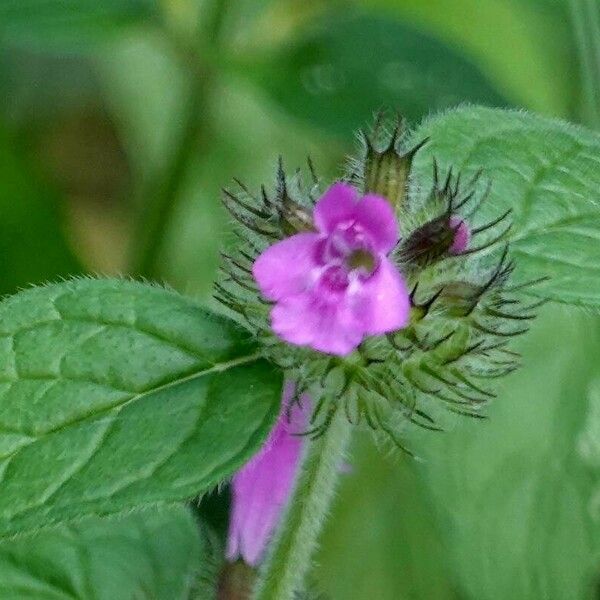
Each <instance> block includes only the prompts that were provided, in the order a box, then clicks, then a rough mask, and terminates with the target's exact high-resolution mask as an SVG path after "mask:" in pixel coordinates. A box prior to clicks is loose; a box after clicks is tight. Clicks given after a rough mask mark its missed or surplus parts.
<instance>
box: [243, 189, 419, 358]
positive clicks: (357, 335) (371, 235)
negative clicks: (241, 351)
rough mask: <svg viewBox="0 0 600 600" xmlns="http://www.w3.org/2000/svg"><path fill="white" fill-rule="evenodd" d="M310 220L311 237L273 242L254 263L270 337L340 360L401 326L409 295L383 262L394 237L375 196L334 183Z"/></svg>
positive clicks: (389, 217) (394, 228)
mask: <svg viewBox="0 0 600 600" xmlns="http://www.w3.org/2000/svg"><path fill="white" fill-rule="evenodd" d="M313 218H314V223H315V226H316V230H317V231H316V232H306V233H299V234H297V235H293V236H291V237H289V238H287V239H285V240H283V241H281V242H277V243H276V244H274V245H273V246H270V247H269V248H267V249H266V250H265V251H264V252H263V253H262V254H261V255H260V256H259V257H258V258H257V259H256V261H255V263H254V267H253V274H254V278H255V279H256V281H257V283H258V285H259V287H260V290H261V292H262V294H263V295H264V297H265V298H267V299H268V300H271V301H273V302H275V306H274V307H273V309H272V311H271V325H272V327H273V330H274V331H275V333H276V334H277V335H279V337H281V338H282V339H284V340H285V341H287V342H289V343H291V344H296V345H299V346H310V347H311V348H313V349H315V350H319V351H321V352H326V353H330V354H337V355H340V356H344V355H346V354H349V353H351V352H352V351H353V350H354V349H355V348H356V347H357V346H358V345H359V344H360V343H361V342H362V340H363V338H364V337H365V336H368V335H378V334H382V333H386V332H388V331H394V330H397V329H400V328H402V327H404V326H406V325H407V323H408V318H409V312H410V300H409V294H408V291H407V288H406V284H405V283H404V279H403V278H402V276H401V275H400V273H399V271H398V269H397V268H396V267H395V266H394V264H393V263H392V261H391V260H390V259H389V258H388V254H389V253H390V252H391V251H392V249H393V248H394V247H395V245H396V243H397V242H398V237H399V233H398V224H397V222H396V218H395V216H394V211H393V209H392V207H391V206H390V204H389V203H388V202H387V201H386V200H385V199H383V198H381V197H379V196H375V195H373V194H368V195H366V196H364V197H363V198H359V196H358V194H357V192H356V190H355V189H354V188H353V187H352V186H350V185H347V184H345V183H336V184H334V185H332V186H331V187H330V188H329V189H328V190H327V192H325V194H324V195H323V197H322V198H321V199H320V200H319V201H318V202H317V204H316V206H315V209H314V215H313Z"/></svg>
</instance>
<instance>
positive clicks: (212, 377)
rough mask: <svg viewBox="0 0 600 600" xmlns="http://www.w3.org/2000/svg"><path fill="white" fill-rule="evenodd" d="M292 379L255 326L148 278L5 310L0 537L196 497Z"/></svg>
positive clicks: (20, 302) (57, 290) (264, 424)
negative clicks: (261, 352)
mask: <svg viewBox="0 0 600 600" xmlns="http://www.w3.org/2000/svg"><path fill="white" fill-rule="evenodd" d="M280 393H281V376H280V375H278V373H277V372H275V371H274V370H273V369H271V368H270V367H269V366H268V365H267V364H266V363H265V362H263V361H260V360H257V351H256V348H255V346H254V344H253V343H252V342H251V340H250V339H249V335H248V333H247V332H245V331H244V330H242V329H241V328H239V327H238V326H236V325H235V324H234V323H232V322H231V321H228V320H226V319H224V318H221V317H217V316H215V315H212V314H210V313H209V312H207V311H205V310H203V309H201V308H199V307H198V306H197V305H196V304H195V303H194V302H193V301H192V300H188V299H185V298H183V297H181V296H180V295H178V294H176V293H174V292H170V291H166V290H164V289H161V288H158V287H153V286H149V285H145V284H141V283H136V282H130V281H123V280H77V281H70V282H66V283H61V284H57V285H50V286H47V287H42V288H36V289H31V290H28V291H25V292H21V293H19V294H17V295H15V296H13V297H11V298H9V299H7V300H5V301H4V302H3V303H2V304H0V464H1V474H2V494H1V496H0V535H9V534H13V533H17V532H20V531H26V530H34V529H37V528H39V527H41V526H42V525H48V524H51V523H54V522H60V521H65V520H70V519H73V518H75V517H81V516H85V515H88V514H98V513H101V514H102V513H114V512H120V511H123V510H125V509H131V508H135V507H139V506H142V505H147V504H156V503H161V502H172V501H176V500H182V499H186V498H189V497H191V496H193V495H195V494H197V493H199V492H202V491H204V490H206V489H207V488H208V487H210V486H213V485H215V484H216V483H218V482H219V481H221V480H222V479H223V478H225V477H227V476H229V475H230V474H231V473H232V472H234V471H235V470H236V469H237V468H238V467H239V466H240V465H241V464H242V463H243V462H244V461H245V460H247V459H248V458H249V457H250V456H251V454H252V453H253V452H255V451H256V450H257V449H258V448H259V446H260V444H261V443H262V441H263V440H264V438H265V437H266V435H267V433H268V431H269V428H270V427H271V425H272V423H273V421H274V419H275V416H276V414H277V412H278V405H279V397H280Z"/></svg>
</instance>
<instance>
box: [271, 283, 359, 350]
mask: <svg viewBox="0 0 600 600" xmlns="http://www.w3.org/2000/svg"><path fill="white" fill-rule="evenodd" d="M271 325H272V327H273V331H275V333H276V334H277V335H278V336H279V337H281V338H282V339H284V340H285V341H287V342H289V343H291V344H296V345H299V346H310V347H311V348H313V349H314V350H318V351H319V352H326V353H328V354H336V355H338V356H346V355H347V354H350V353H351V352H352V351H353V350H354V349H355V348H356V347H357V346H358V345H359V344H360V342H361V341H362V338H363V335H364V330H363V325H362V323H361V321H360V320H359V319H358V318H357V317H356V315H355V314H354V313H353V311H352V310H351V307H350V306H348V305H347V303H346V302H345V298H344V297H341V298H340V299H339V301H338V302H324V301H322V299H321V298H320V297H319V296H318V290H315V291H313V292H312V293H305V294H298V295H296V296H292V297H288V298H285V299H283V300H281V301H280V302H278V303H277V305H276V306H275V307H273V310H272V311H271Z"/></svg>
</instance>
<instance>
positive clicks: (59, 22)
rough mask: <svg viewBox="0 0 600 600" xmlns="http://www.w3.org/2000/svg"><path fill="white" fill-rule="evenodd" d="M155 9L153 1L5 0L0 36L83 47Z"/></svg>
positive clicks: (0, 15) (0, 11)
mask: <svg viewBox="0 0 600 600" xmlns="http://www.w3.org/2000/svg"><path fill="white" fill-rule="evenodd" d="M156 10H157V1H156V0H103V1H102V2H98V1H97V0H4V1H3V2H2V4H1V5H0V36H1V37H2V38H4V40H8V41H10V42H16V43H19V44H26V45H28V46H39V47H42V48H48V47H57V48H59V47H64V46H65V45H67V46H68V47H77V48H86V47H88V46H89V44H90V42H97V41H99V40H100V39H102V38H103V37H105V36H106V35H113V34H114V33H115V32H116V30H117V29H118V28H119V27H120V26H122V25H128V24H131V23H139V22H141V21H142V20H143V19H148V18H151V17H152V16H153V15H154V14H155V13H156Z"/></svg>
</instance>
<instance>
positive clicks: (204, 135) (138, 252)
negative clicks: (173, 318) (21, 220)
mask: <svg viewBox="0 0 600 600" xmlns="http://www.w3.org/2000/svg"><path fill="white" fill-rule="evenodd" d="M211 9H212V10H211V12H210V13H209V15H208V18H207V22H208V25H209V26H208V27H207V29H206V30H205V31H203V32H202V35H204V36H205V37H206V40H207V44H206V47H205V48H203V49H202V52H199V51H198V48H196V47H194V46H193V43H192V42H191V41H190V40H187V39H183V38H181V37H180V36H178V35H177V33H176V32H171V36H170V41H171V43H172V45H173V47H174V49H175V51H176V52H177V54H178V55H179V57H180V59H181V64H182V66H183V67H184V69H185V70H186V71H187V73H188V78H189V80H190V90H189V94H188V101H187V105H186V108H185V111H184V115H183V121H184V122H183V126H182V128H181V135H180V138H179V139H178V140H177V142H176V144H175V151H174V153H173V155H172V157H171V159H170V161H169V164H168V165H167V166H166V168H165V169H164V171H163V172H162V173H160V174H159V175H158V176H157V178H156V180H155V181H152V182H151V186H150V187H149V190H150V192H149V195H148V198H147V199H146V202H145V204H144V207H143V210H142V214H141V217H140V222H139V226H138V229H137V235H136V240H135V242H136V243H135V248H134V250H135V255H134V257H133V261H132V269H131V270H132V272H133V273H135V274H136V275H141V276H144V277H148V278H152V277H155V276H156V274H157V263H158V259H159V257H160V253H161V251H162V249H163V246H164V242H165V238H166V234H167V232H168V229H169V225H170V223H171V219H172V217H173V214H174V212H175V209H176V207H177V200H178V198H179V196H180V192H181V186H182V184H183V182H184V177H185V175H186V173H187V171H188V169H189V166H190V164H191V162H192V161H193V160H194V158H195V156H197V154H198V152H199V151H200V150H201V148H202V145H204V146H205V147H208V146H209V144H208V143H207V139H208V138H209V137H210V133H211V132H210V118H209V114H208V113H209V109H210V101H211V92H212V87H213V86H212V84H213V80H214V75H215V70H214V68H212V65H210V64H209V63H207V62H206V61H205V60H203V61H202V62H201V55H202V56H203V57H204V56H211V55H213V54H218V50H219V45H220V39H221V33H222V27H223V23H224V20H225V12H226V9H227V0H214V1H213V3H212V6H211ZM197 35H200V33H198V32H197Z"/></svg>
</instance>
